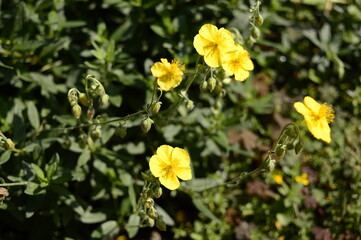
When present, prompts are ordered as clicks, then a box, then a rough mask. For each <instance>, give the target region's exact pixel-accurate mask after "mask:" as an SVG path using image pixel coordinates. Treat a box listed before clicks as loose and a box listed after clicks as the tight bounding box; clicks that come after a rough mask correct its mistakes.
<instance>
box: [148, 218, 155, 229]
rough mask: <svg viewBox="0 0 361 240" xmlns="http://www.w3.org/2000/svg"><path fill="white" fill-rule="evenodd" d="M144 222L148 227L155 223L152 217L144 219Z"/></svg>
mask: <svg viewBox="0 0 361 240" xmlns="http://www.w3.org/2000/svg"><path fill="white" fill-rule="evenodd" d="M146 223H147V225H148V226H149V227H154V225H155V220H154V219H153V218H150V217H148V218H147V220H146Z"/></svg>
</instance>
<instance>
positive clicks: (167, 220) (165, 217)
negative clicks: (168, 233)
mask: <svg viewBox="0 0 361 240" xmlns="http://www.w3.org/2000/svg"><path fill="white" fill-rule="evenodd" d="M155 209H156V210H157V212H158V214H159V215H161V216H162V217H163V220H164V223H165V224H167V225H168V226H174V220H173V218H171V216H169V214H168V213H167V212H166V211H165V210H164V209H163V208H162V207H161V206H159V205H158V204H155Z"/></svg>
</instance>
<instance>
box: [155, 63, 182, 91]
mask: <svg viewBox="0 0 361 240" xmlns="http://www.w3.org/2000/svg"><path fill="white" fill-rule="evenodd" d="M160 61H161V62H156V63H154V65H153V66H152V67H151V68H150V71H151V72H152V74H153V76H154V77H156V78H158V80H157V83H158V86H159V87H160V88H161V89H162V90H164V91H168V90H170V89H171V88H175V87H177V86H178V85H179V84H180V83H181V82H182V76H183V71H184V66H183V65H181V64H180V63H179V62H178V61H177V60H175V59H174V60H172V62H171V63H169V62H168V60H167V59H165V58H161V59H160Z"/></svg>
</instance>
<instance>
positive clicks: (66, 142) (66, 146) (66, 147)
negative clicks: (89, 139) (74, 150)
mask: <svg viewBox="0 0 361 240" xmlns="http://www.w3.org/2000/svg"><path fill="white" fill-rule="evenodd" d="M70 146H71V141H70V139H69V138H66V139H65V140H64V142H63V143H62V147H63V148H65V149H69V148H70Z"/></svg>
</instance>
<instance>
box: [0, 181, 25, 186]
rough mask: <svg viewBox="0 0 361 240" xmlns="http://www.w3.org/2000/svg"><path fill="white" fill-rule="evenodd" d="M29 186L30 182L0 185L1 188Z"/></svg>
mask: <svg viewBox="0 0 361 240" xmlns="http://www.w3.org/2000/svg"><path fill="white" fill-rule="evenodd" d="M27 184H28V182H15V183H0V187H12V186H21V185H27Z"/></svg>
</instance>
